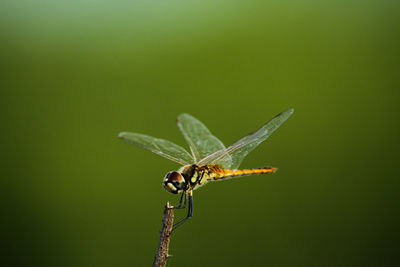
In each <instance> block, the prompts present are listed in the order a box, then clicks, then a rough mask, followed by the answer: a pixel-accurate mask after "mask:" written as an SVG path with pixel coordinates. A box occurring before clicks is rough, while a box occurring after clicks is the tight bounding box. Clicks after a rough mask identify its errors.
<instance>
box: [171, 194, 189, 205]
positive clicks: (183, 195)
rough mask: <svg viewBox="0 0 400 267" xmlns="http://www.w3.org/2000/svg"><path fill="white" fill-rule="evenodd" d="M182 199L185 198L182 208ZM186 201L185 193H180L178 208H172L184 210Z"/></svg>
mask: <svg viewBox="0 0 400 267" xmlns="http://www.w3.org/2000/svg"><path fill="white" fill-rule="evenodd" d="M183 197H185V202H184V203H183V206H182V201H183ZM186 201H187V197H186V192H182V195H181V198H180V200H179V205H178V206H174V207H173V208H174V209H184V208H186Z"/></svg>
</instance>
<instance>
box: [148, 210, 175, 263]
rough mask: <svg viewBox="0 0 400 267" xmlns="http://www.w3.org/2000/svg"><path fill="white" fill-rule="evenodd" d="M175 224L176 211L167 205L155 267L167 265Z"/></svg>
mask: <svg viewBox="0 0 400 267" xmlns="http://www.w3.org/2000/svg"><path fill="white" fill-rule="evenodd" d="M173 224H174V209H173V208H172V206H170V205H169V202H167V204H166V205H165V208H164V216H163V219H162V226H161V232H160V242H159V243H158V250H157V253H156V256H155V258H154V262H153V267H164V266H165V264H166V263H167V258H168V257H170V255H169V254H168V247H169V242H170V240H171V232H172V226H173Z"/></svg>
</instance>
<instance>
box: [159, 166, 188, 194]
mask: <svg viewBox="0 0 400 267" xmlns="http://www.w3.org/2000/svg"><path fill="white" fill-rule="evenodd" d="M163 185H164V188H165V190H167V191H168V192H170V193H172V194H178V193H180V192H182V190H183V189H184V187H185V179H184V178H183V175H182V174H181V173H179V172H176V171H174V172H169V173H167V175H165V178H164V183H163Z"/></svg>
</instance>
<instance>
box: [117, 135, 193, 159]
mask: <svg viewBox="0 0 400 267" xmlns="http://www.w3.org/2000/svg"><path fill="white" fill-rule="evenodd" d="M118 137H119V138H121V139H122V140H124V141H126V142H128V143H131V144H134V145H136V146H139V147H143V148H144V149H147V150H150V151H151V152H153V153H156V154H157V155H160V156H161V157H164V158H167V159H169V160H172V161H175V162H176V163H179V164H181V165H189V164H193V163H194V162H193V158H192V156H191V155H190V154H189V152H187V151H186V150H185V149H184V148H183V147H181V146H178V145H177V144H174V143H172V142H170V141H167V140H164V139H159V138H155V137H152V136H148V135H145V134H139V133H129V132H122V133H120V134H119V135H118Z"/></svg>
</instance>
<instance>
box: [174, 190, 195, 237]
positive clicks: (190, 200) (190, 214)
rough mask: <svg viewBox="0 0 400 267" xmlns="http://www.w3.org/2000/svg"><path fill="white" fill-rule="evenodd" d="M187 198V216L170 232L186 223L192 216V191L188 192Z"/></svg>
mask: <svg viewBox="0 0 400 267" xmlns="http://www.w3.org/2000/svg"><path fill="white" fill-rule="evenodd" d="M188 198H189V200H188V201H189V207H188V214H187V216H186V217H185V218H183V219H182V220H180V221H179V222H177V223H175V224H174V226H173V228H172V230H175V229H176V228H178V227H179V226H181V225H182V224H183V223H184V222H186V221H187V220H188V219H190V218H191V217H192V216H193V195H192V191H190V192H189V194H188Z"/></svg>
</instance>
